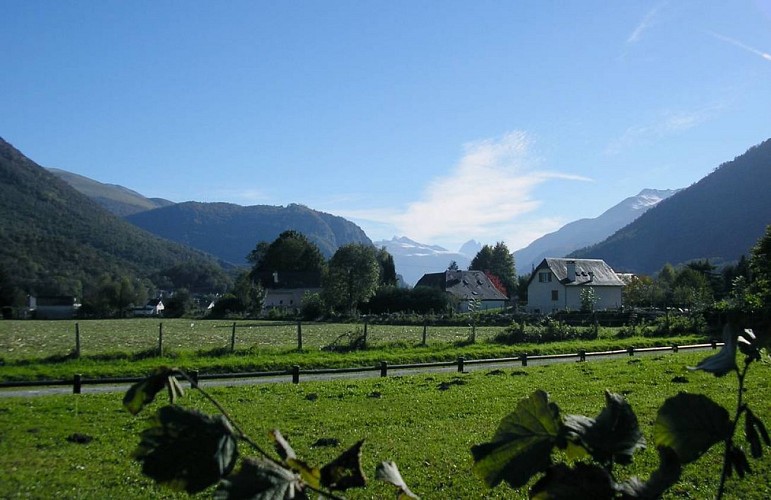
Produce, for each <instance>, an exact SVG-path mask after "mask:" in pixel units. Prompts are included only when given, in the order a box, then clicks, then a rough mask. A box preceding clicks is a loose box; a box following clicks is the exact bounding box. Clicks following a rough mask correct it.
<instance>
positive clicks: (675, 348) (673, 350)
mask: <svg viewBox="0 0 771 500" xmlns="http://www.w3.org/2000/svg"><path fill="white" fill-rule="evenodd" d="M678 349H679V347H678V346H677V344H672V352H675V353H676V352H677V350H678Z"/></svg>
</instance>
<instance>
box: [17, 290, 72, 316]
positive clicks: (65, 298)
mask: <svg viewBox="0 0 771 500" xmlns="http://www.w3.org/2000/svg"><path fill="white" fill-rule="evenodd" d="M79 310H80V302H78V299H77V298H75V297H73V296H71V295H61V296H51V297H42V296H41V297H34V296H30V297H29V298H28V303H27V311H26V313H25V316H26V314H29V315H31V316H32V317H33V318H36V319H72V318H74V317H75V316H77V314H78V311H79Z"/></svg>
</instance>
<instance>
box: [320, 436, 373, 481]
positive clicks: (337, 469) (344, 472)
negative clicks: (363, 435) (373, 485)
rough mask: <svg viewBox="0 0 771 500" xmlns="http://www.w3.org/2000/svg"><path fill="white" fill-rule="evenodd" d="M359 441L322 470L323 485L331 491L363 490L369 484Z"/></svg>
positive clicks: (362, 442)
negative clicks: (363, 467)
mask: <svg viewBox="0 0 771 500" xmlns="http://www.w3.org/2000/svg"><path fill="white" fill-rule="evenodd" d="M363 444H364V440H361V441H359V442H358V443H356V444H355V445H353V446H351V447H350V448H349V449H347V450H346V451H344V452H343V453H342V454H341V455H340V456H339V457H337V458H336V459H334V460H333V461H331V462H330V463H328V464H327V465H325V466H324V467H322V468H321V485H322V486H323V487H324V488H328V489H330V490H347V489H348V488H361V487H363V486H365V485H366V484H367V478H366V477H364V472H363V471H362V469H361V446H362V445H363Z"/></svg>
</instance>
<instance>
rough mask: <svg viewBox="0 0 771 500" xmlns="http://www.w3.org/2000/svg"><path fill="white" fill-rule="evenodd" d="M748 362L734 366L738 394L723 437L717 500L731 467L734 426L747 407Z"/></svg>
mask: <svg viewBox="0 0 771 500" xmlns="http://www.w3.org/2000/svg"><path fill="white" fill-rule="evenodd" d="M750 363H752V360H746V361H745V363H744V369H743V370H741V371H739V367H738V366H737V367H736V368H734V370H735V371H736V376H737V378H738V379H739V389H738V391H737V393H738V394H737V395H736V413H735V415H734V419H733V422H732V423H731V432H730V433H729V434H728V436H727V437H726V439H725V451H724V452H723V473H722V474H721V475H720V486H719V487H718V489H717V496H716V497H715V498H716V499H717V500H721V499H722V498H723V493H724V492H725V483H726V479H728V473H729V471H730V469H731V450H732V449H733V439H734V434H735V433H736V427H737V426H738V425H739V419H740V418H741V416H742V413H744V412H745V411H746V410H747V407H746V405H745V404H744V379H745V378H746V377H747V371H748V370H749V369H750Z"/></svg>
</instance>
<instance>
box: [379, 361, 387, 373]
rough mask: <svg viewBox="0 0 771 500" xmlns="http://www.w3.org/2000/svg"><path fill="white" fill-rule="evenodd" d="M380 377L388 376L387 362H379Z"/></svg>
mask: <svg viewBox="0 0 771 500" xmlns="http://www.w3.org/2000/svg"><path fill="white" fill-rule="evenodd" d="M380 376H381V377H387V376H388V361H381V362H380Z"/></svg>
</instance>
